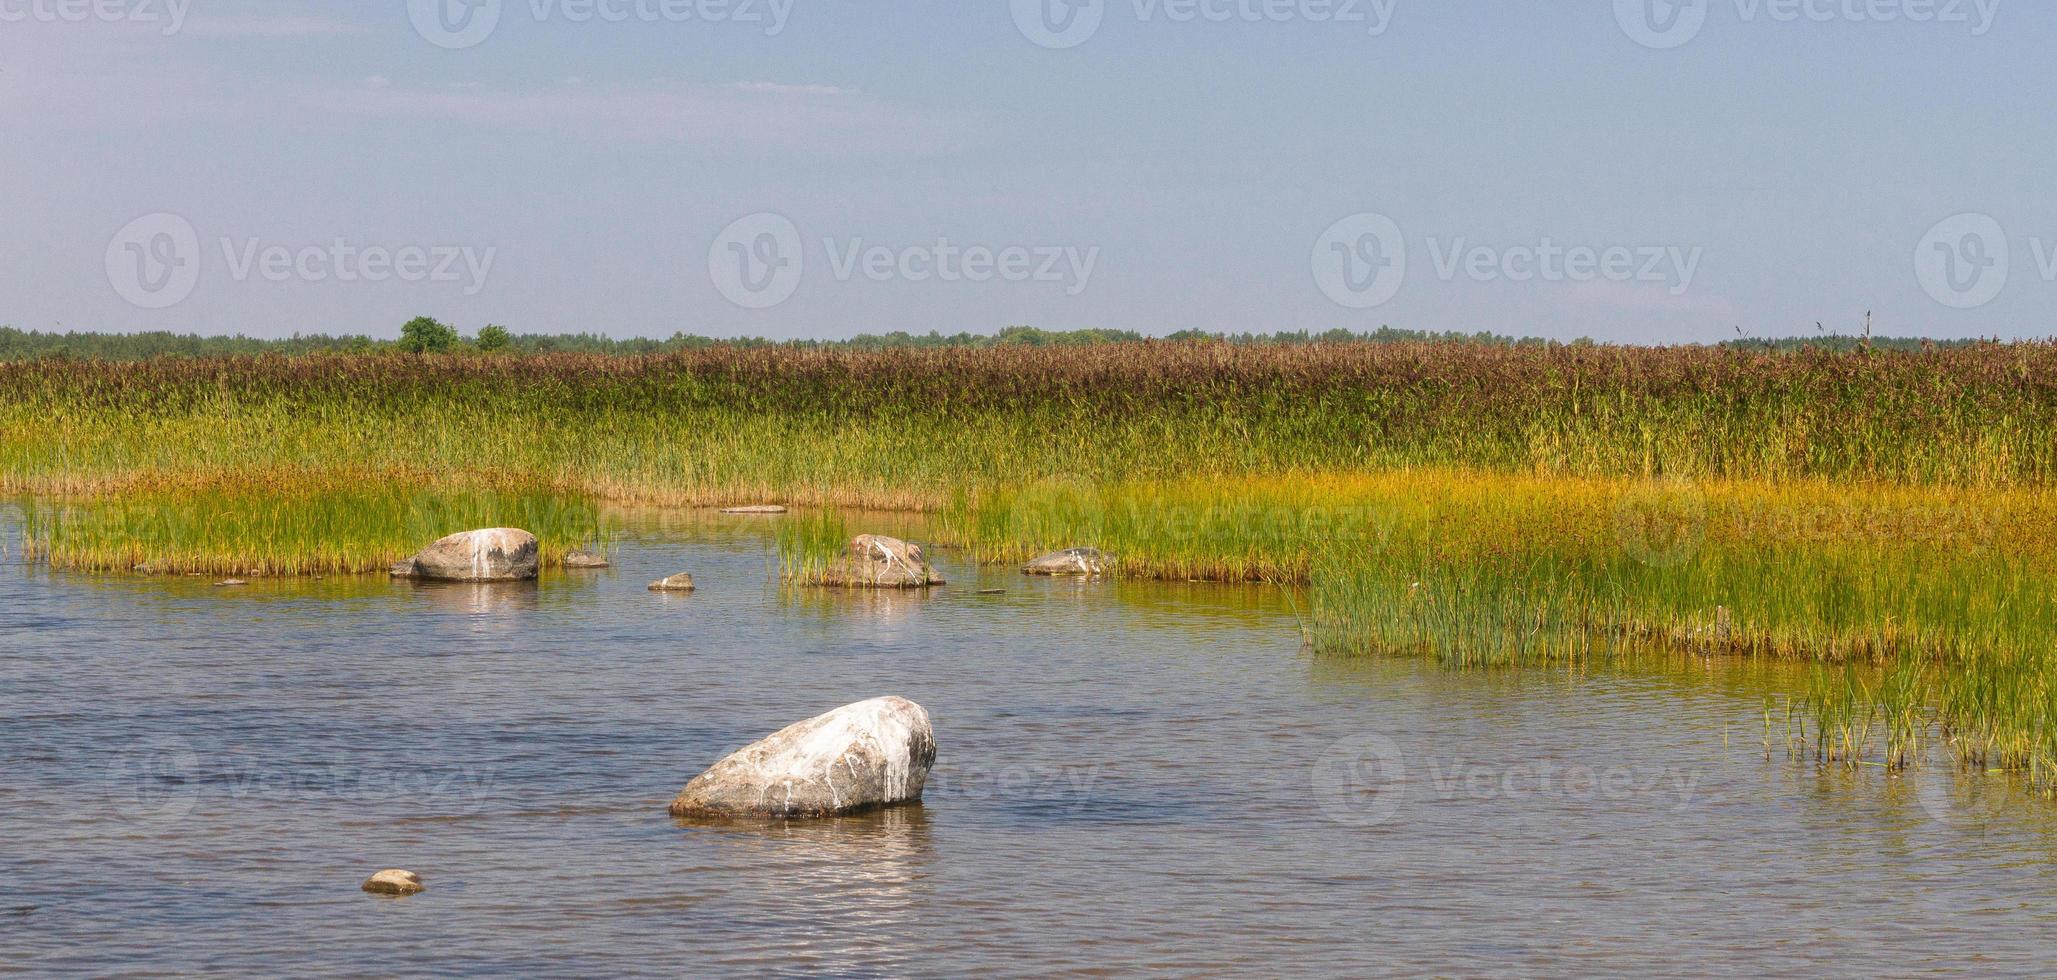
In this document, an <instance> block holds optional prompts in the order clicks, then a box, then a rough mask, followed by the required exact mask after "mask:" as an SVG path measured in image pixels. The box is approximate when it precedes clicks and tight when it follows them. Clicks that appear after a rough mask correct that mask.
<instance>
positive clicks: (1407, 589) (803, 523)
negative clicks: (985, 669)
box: [0, 343, 2057, 774]
mask: <svg viewBox="0 0 2057 980" xmlns="http://www.w3.org/2000/svg"><path fill="white" fill-rule="evenodd" d="M2053 431H2057V346H2053V345H2050V344H2015V345H1993V344H1985V345H1974V346H1969V347H1962V348H1953V349H1947V350H1939V351H1935V352H1927V353H1894V354H1884V353H1865V352H1856V353H1823V352H1807V351H1802V352H1784V353H1774V352H1764V351H1745V350H1735V349H1702V348H1668V349H1628V348H1605V347H1584V346H1569V347H1567V346H1542V345H1537V346H1524V347H1505V346H1487V345H1466V344H1435V345H1430V344H1390V345H1355V344H1308V345H1295V346H1291V347H1257V346H1232V345H1225V344H1204V343H1203V344H1185V343H1178V344H1171V343H1144V344H1115V345H1100V346H1083V347H1066V348H1029V347H1021V348H993V349H982V350H965V349H933V350H892V351H877V352H850V351H824V350H796V349H788V348H759V349H750V350H735V349H718V348H717V349H708V350H696V351H691V352H686V353H681V354H676V355H671V356H663V357H629V358H608V357H590V356H578V355H555V356H496V357H467V356H451V357H437V358H424V357H407V356H393V355H384V356H363V357H356V356H337V355H314V356H307V357H294V358H285V357H254V358H228V359H213V360H179V359H165V360H158V361H150V362H143V363H134V364H107V363H99V362H83V361H61V360H45V361H37V362H32V363H0V493H6V494H10V495H15V496H29V497H34V498H37V499H38V500H39V501H40V502H38V503H34V504H32V505H31V506H30V507H29V508H27V511H26V512H27V526H28V530H27V532H26V534H25V545H26V548H25V550H27V551H28V552H29V553H30V554H32V555H33V556H36V557H40V558H44V559H47V560H49V561H50V562H52V563H53V564H57V565H63V566H68V567H80V568H122V567H130V566H133V565H134V564H136V563H139V562H143V561H148V562H150V563H151V564H152V565H153V566H155V567H163V568H164V569H166V570H194V571H201V572H206V573H220V574H246V573H247V574H289V573H296V572H313V571H374V570H378V569H380V568H383V567H384V565H385V564H386V563H387V562H389V561H391V560H393V559H395V558H398V557H400V556H402V555H405V554H407V553H410V552H411V551H412V550H414V549H415V548H418V547H419V546H420V545H421V544H423V543H426V541H428V540H432V539H433V538H434V537H437V536H440V535H441V534H444V533H448V532H449V531H452V530H460V529H463V528H466V527H476V526H488V525H498V524H515V525H520V526H527V527H529V528H530V529H531V530H534V531H536V532H537V533H538V535H539V536H540V537H542V538H543V540H544V546H545V551H546V560H550V559H551V558H552V557H554V555H555V554H557V553H560V552H561V551H562V549H564V548H567V547H570V546H573V545H575V544H578V543H582V542H583V541H585V540H588V539H590V538H591V537H592V536H594V534H596V533H598V532H597V531H596V526H597V523H598V522H597V519H596V518H594V517H593V514H594V511H593V510H592V507H593V505H592V504H591V503H590V502H591V501H593V500H596V499H598V500H606V501H616V502H636V503H648V504H657V505H682V504H683V505H701V504H730V503H753V502H757V501H759V500H765V499H777V500H781V501H785V502H789V503H791V504H794V505H797V506H801V507H809V506H812V507H822V508H827V509H828V510H827V512H824V513H822V514H820V515H818V516H815V517H801V518H799V519H789V520H784V521H782V522H781V523H780V524H779V530H778V545H777V547H778V550H779V554H780V563H781V566H782V567H783V568H785V569H786V574H787V575H788V577H789V578H792V579H795V580H805V579H806V578H807V577H808V576H809V575H810V574H812V575H816V576H818V575H819V574H820V571H821V569H822V568H823V567H825V565H826V562H827V561H828V560H830V559H831V558H832V557H833V555H834V554H835V553H836V551H838V550H840V548H841V547H842V545H843V542H844V541H845V540H846V539H847V537H848V532H849V531H850V530H852V529H851V528H849V527H846V526H844V525H843V524H841V523H838V521H839V520H840V519H839V518H837V517H836V516H835V515H836V514H837V513H840V512H843V511H854V510H855V509H858V508H872V509H883V510H901V511H925V512H935V513H936V528H937V533H938V534H939V535H941V536H942V537H943V538H944V539H945V541H946V542H949V543H956V544H961V545H963V546H965V547H966V548H968V549H969V550H970V552H971V554H972V555H973V556H974V557H976V558H978V559H981V560H984V561H993V562H1015V561H1021V560H1025V559H1028V558H1031V557H1034V555H1035V554H1037V553H1039V552H1041V551H1044V550H1052V549H1056V548H1063V547H1071V546H1078V545H1092V546H1096V547H1100V548H1102V549H1104V550H1107V551H1110V552H1113V553H1114V554H1115V555H1117V556H1118V572H1119V573H1120V574H1124V575H1131V576H1150V577H1157V578H1165V579H1172V580H1179V579H1203V580H1209V581H1231V582H1278V583H1283V584H1292V585H1300V586H1305V588H1306V604H1305V608H1304V610H1303V611H1302V621H1303V628H1304V630H1305V632H1306V634H1307V636H1308V638H1309V640H1310V642H1312V643H1313V645H1314V646H1315V647H1316V649H1318V650H1321V651H1324V652H1326V653H1329V654H1331V655H1350V654H1366V653H1380V654H1391V653H1403V654H1409V655H1418V656H1427V657H1431V658H1434V659H1436V660H1437V661H1439V662H1442V663H1446V664H1449V665H1451V666H1453V667H1461V668H1470V669H1487V668H1494V667H1499V666H1506V665H1533V664H1549V665H1574V666H1575V665H1580V664H1586V663H1591V662H1594V661H1596V660H1598V659H1601V658H1609V657H1620V656H1626V655H1631V654H1633V653H1635V652H1636V651H1651V650H1655V651H1659V652H1662V653H1665V654H1666V655H1673V656H1682V657H1713V656H1717V655H1737V656H1748V657H1755V658H1760V659H1765V660H1772V661H1780V662H1790V663H1796V664H1817V665H1819V667H1818V672H1817V673H1816V674H1815V675H1814V676H1813V677H1812V679H1811V680H1810V682H1809V690H1810V692H1811V693H1810V695H1809V696H1808V698H1806V699H1805V700H1804V701H1803V702H1800V703H1798V704H1796V705H1793V706H1790V707H1789V709H1788V710H1789V712H1790V713H1791V717H1790V718H1789V720H1788V733H1789V737H1790V736H1791V733H1793V732H1797V733H1798V737H1799V738H1800V739H1802V740H1806V741H1808V744H1810V745H1811V746H1812V748H1811V749H1810V751H1811V753H1812V754H1813V755H1814V756H1815V757H1816V758H1817V759H1818V760H1821V761H1823V762H1825V763H1826V762H1828V761H1830V760H1833V761H1834V762H1835V763H1837V764H1857V763H1859V762H1871V761H1880V762H1882V764H1886V765H1893V764H1899V763H1902V762H1904V760H1906V759H1909V758H1913V757H1915V756H1917V755H1919V754H1921V750H1923V749H1925V748H1926V747H1928V746H1932V745H1936V744H1942V745H1947V746H1949V748H1950V750H1951V752H1952V753H1954V754H1955V756H1956V757H1958V758H1960V759H1961V760H1963V761H1964V762H1965V764H1967V765H1972V766H1976V767H1980V768H1998V769H2005V770H2009V771H2026V772H2030V773H2032V774H2041V773H2045V772H2048V771H2050V764H2051V762H2052V761H2053V760H2057V742H2053V737H2052V734H2051V733H2052V732H2057V724H2053V722H2057V694H2053V691H2052V688H2051V679H2052V678H2053V677H2057V636H2053V631H2057V601H2053V578H2057V571H2053V570H2057V564H2053V559H2057V502H2053V497H2052V488H2053V487H2057V440H2053V439H2052V438H2051V436H2050V433H2052V432H2053ZM381 487H395V488H402V487H435V488H437V489H438V490H439V491H440V492H447V493H449V494H452V495H454V496H453V498H452V499H453V500H455V501H459V502H453V503H447V504H434V505H426V506H425V505H424V504H423V503H422V502H421V499H420V497H419V495H418V494H417V493H416V492H415V491H413V490H398V489H396V490H384V489H374V488H381ZM468 494H486V495H489V496H487V497H485V498H481V499H485V500H487V501H488V502H487V503H482V504H466V503H462V502H461V501H462V500H463V499H464V497H465V495H468ZM492 494H498V495H500V496H498V497H491V496H490V495H492ZM52 500H59V501H62V502H58V503H53V502H51V501H52ZM869 529H870V528H869V527H867V528H862V530H869ZM1810 725H1811V728H1810V727H1809V726H1810Z"/></svg>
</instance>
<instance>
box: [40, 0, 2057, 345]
mask: <svg viewBox="0 0 2057 980" xmlns="http://www.w3.org/2000/svg"><path fill="white" fill-rule="evenodd" d="M93 2H94V3H98V4H100V5H101V6H97V7H96V6H93V3H86V2H82V0H0V174H4V184H0V186H4V188H5V195H6V196H5V202H6V206H5V209H4V214H5V220H4V222H0V254H4V255H5V257H6V261H7V268H8V275H7V279H6V283H5V285H6V288H5V290H4V291H0V323H9V324H12V325H14V326H16V327H21V328H24V329H59V328H62V329H92V330H139V329H171V330H179V331H199V332H207V333H226V332H245V333H250V334H255V335H263V336H280V335H286V334H291V333H294V332H332V333H333V332H353V333H354V332H365V333H372V334H375V335H391V334H394V333H396V332H397V329H398V325H399V324H400V323H401V322H403V321H405V320H406V319H407V318H409V317H411V316H414V315H416V314H429V315H434V316H437V317H439V318H441V319H444V320H446V321H449V322H452V323H455V324H457V325H458V326H460V327H461V328H464V329H466V330H467V331H469V330H472V329H476V328H477V327H478V326H480V325H482V324H484V323H487V322H496V323H501V324H505V325H507V326H509V327H511V328H513V329H515V330H516V331H521V332H558V331H581V330H587V331H595V332H601V333H607V334H612V335H616V336H631V335H649V336H667V335H669V334H671V333H673V332H675V331H681V330H683V331H688V332H695V333H706V334H716V335H739V334H742V335H753V336H754V335H761V336H770V337H780V338H787V337H835V336H847V335H851V334H855V333H859V332H877V331H884V330H895V329H906V330H912V331H927V330H931V329H934V330H942V331H945V332H954V331H958V330H973V331H981V332H985V331H991V330H994V329H997V328H999V327H1002V326H1006V325H1009V324H1033V325H1036V326H1042V327H1048V328H1078V327H1110V328H1123V329H1133V330H1140V331H1144V332H1148V333H1165V332H1169V331H1173V330H1179V329H1184V328H1199V329H1206V330H1228V331H1242V330H1262V331H1271V330H1297V329H1309V330H1325V329H1329V328H1333V327H1346V328H1351V329H1372V328H1376V327H1378V326H1380V325H1387V324H1389V325H1392V326H1396V327H1410V328H1417V329H1432V330H1467V331H1469V330H1491V331H1496V332H1504V333H1515V334H1524V335H1539V336H1548V337H1556V338H1563V339H1569V338H1573V337H1578V336H1591V337H1595V338H1599V339H1602V340H1609V341H1623V342H1666V341H1712V340H1721V339H1726V338H1729V337H1733V336H1735V333H1736V330H1737V328H1741V329H1742V330H1743V331H1744V332H1745V333H1746V334H1750V335H1756V336H1769V335H1792V334H1805V333H1811V332H1813V330H1814V324H1815V323H1816V322H1817V321H1820V322H1823V323H1825V324H1826V325H1827V326H1828V327H1829V328H1831V329H1840V330H1850V329H1855V328H1858V327H1860V326H1861V323H1862V319H1863V316H1864V314H1865V312H1866V311H1867V310H1869V311H1874V314H1875V319H1876V322H1877V324H1878V329H1879V330H1880V332H1882V333H1892V334H1926V335H1931V336H1938V337H1958V336H1976V335H1989V336H1990V335H1998V336H2008V337H2040V336H2047V335H2050V334H2052V333H2057V330H2053V329H2052V328H2051V326H2050V321H2051V318H2050V316H2049V314H2050V312H2051V311H2052V310H2053V309H2057V194H2053V193H2052V189H2053V180H2057V166H2053V164H2057V119H2053V116H2057V99H2053V98H2051V96H2050V94H2049V93H2050V86H2051V83H2052V82H2053V81H2057V72H2053V71H2052V69H2051V68H2050V67H2049V65H2050V55H2049V52H2051V51H2052V50H2057V43H2053V42H2057V10H2051V9H2050V8H2048V7H2047V6H2030V5H2028V4H2026V3H2023V2H2020V0H2012V2H2009V0H1962V2H1960V0H1700V2H1699V3H1698V4H1697V5H1695V4H1685V5H1682V6H1681V7H1680V8H1679V9H1677V10H1673V9H1672V5H1670V4H1666V3H1664V2H1663V0H1622V2H1620V3H1616V2H1614V0H1587V2H1576V3H1572V2H1565V3H1547V2H1540V0H1538V2H1527V3H1517V2H1506V0H1500V2H1470V3H1465V2H1441V3H1427V2H1423V0H1185V2H1184V4H1183V5H1182V4H1181V2H1180V0H1168V2H1167V0H1105V2H1104V3H1100V4H1097V5H1096V4H1085V5H1082V6H1079V7H1078V8H1077V10H1076V11H1073V12H1074V13H1077V14H1082V15H1085V19H1083V20H1081V19H1077V18H1074V19H1071V20H1070V21H1069V23H1070V25H1071V26H1072V29H1073V30H1074V31H1075V32H1077V33H1072V34H1066V35H1055V34H1052V33H1051V30H1052V28H1051V27H1050V25H1051V24H1053V23H1065V22H1066V20H1065V16H1066V14H1067V13H1068V11H1067V9H1066V6H1065V2H1064V0H1045V2H1047V3H1050V4H1055V5H1056V6H1054V7H1049V8H1038V7H1037V4H1036V2H1034V0H1021V2H1018V3H1010V2H1009V0H974V2H967V0H955V2H942V0H907V2H900V3H880V4H850V3H839V4H827V3H812V2H809V0H778V2H777V3H776V4H774V3H773V2H772V0H753V2H751V3H750V5H749V6H747V7H740V6H739V4H741V3H742V2H743V0H729V2H728V3H727V4H723V3H722V2H720V0H698V2H695V3H688V2H681V0H583V5H582V0H571V2H570V3H568V4H567V3H565V2H564V0H506V2H504V3H502V4H500V5H499V9H498V18H497V21H493V20H492V18H490V17H485V18H484V19H481V17H482V15H484V14H486V13H487V12H488V11H489V10H490V7H488V8H481V9H479V10H470V11H467V10H465V9H464V6H463V5H464V4H465V3H466V2H467V0H419V6H420V7H421V11H420V12H421V13H423V14H424V16H425V17H426V18H428V19H426V20H424V23H425V24H426V25H428V26H427V27H425V28H418V27H417V25H416V22H415V20H416V18H415V17H414V16H413V14H414V13H416V12H417V11H415V10H411V9H410V4H409V3H408V2H406V0H390V2H376V3H354V4H300V3H293V2H272V3H246V2H231V0H215V2H210V0H93ZM436 2H447V3H450V4H452V5H453V6H452V7H451V8H449V11H448V14H449V16H448V18H447V19H444V20H437V19H435V17H436V15H437V13H438V12H437V11H436V10H434V9H433V7H432V4H434V3H436ZM476 2H489V0H476ZM596 2H597V4H598V6H592V5H593V4H594V3H596ZM72 4H76V6H70V5H72ZM1646 4H1648V5H1651V6H1649V7H1645V5H1646ZM589 8H590V9H591V10H592V11H593V13H594V16H593V17H591V18H589V19H580V16H579V15H580V13H581V12H582V11H584V10H586V9H589ZM774 8H777V9H774ZM82 11H83V13H82ZM602 12H607V13H612V14H616V15H619V17H620V22H612V23H610V22H606V21H605V20H602V19H601V18H600V17H599V16H598V14H600V13H602ZM1339 12H1340V13H1342V14H1343V15H1344V17H1345V22H1340V23H1339V22H1337V15H1338V13H1339ZM1188 15H1190V16H1188ZM1210 15H1211V16H1212V17H1213V18H1214V19H1209V16H1210ZM1351 15H1355V19H1352V17H1351ZM1674 15H1683V16H1684V19H1683V20H1673V19H1672V18H1673V17H1674ZM1888 15H1890V18H1889V17H1888ZM175 16H176V20H174V18H175ZM467 17H469V18H470V19H468V20H467V19H466V18H467ZM1910 17H1912V18H1919V19H1918V20H1910V19H1909V18H1910ZM739 18H741V19H740V20H739ZM781 18H782V19H781ZM445 24H459V25H463V26H464V27H465V28H466V29H467V30H468V31H470V32H471V34H449V33H443V34H439V33H438V32H439V31H441V30H442V28H441V27H439V26H437V25H445ZM1087 24H1092V25H1093V26H1092V27H1091V30H1090V31H1089V32H1083V31H1081V25H1087ZM487 26H490V30H489V31H484V30H483V28H485V27H487ZM1662 28H1669V30H1670V33H1665V32H1664V31H1663V30H1662ZM472 35H476V36H472ZM1037 38H1040V39H1041V40H1043V41H1045V42H1050V43H1049V44H1041V43H1038V42H1037ZM474 41H476V43H473V42H474ZM437 42H441V43H437ZM1073 42H1076V43H1073ZM2003 255H2004V256H2005V259H2004V262H2003V260H2002V256H2003ZM180 270H185V271H186V272H187V273H189V274H187V275H186V277H185V278H183V279H182V278H180V277H179V275H178V274H177V273H178V272H179V271H180Z"/></svg>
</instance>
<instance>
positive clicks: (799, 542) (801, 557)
mask: <svg viewBox="0 0 2057 980" xmlns="http://www.w3.org/2000/svg"><path fill="white" fill-rule="evenodd" d="M850 537H851V533H850V528H849V524H848V523H847V522H846V521H845V520H844V519H843V515H842V514H841V513H839V512H837V511H834V510H822V511H815V512H812V513H803V514H793V515H788V516H786V517H783V518H781V519H780V520H779V522H778V531H777V547H778V556H779V570H780V572H779V573H780V575H781V577H783V578H784V579H785V580H786V581H788V582H791V583H794V584H800V585H807V584H813V583H817V582H820V581H821V580H822V579H823V578H824V576H825V574H826V573H827V571H828V568H829V565H830V564H831V563H832V562H834V561H835V560H836V558H837V557H839V556H841V555H842V554H843V550H844V548H845V547H847V546H848V545H849V543H850Z"/></svg>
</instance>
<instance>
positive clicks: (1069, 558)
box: [1021, 548, 1114, 578]
mask: <svg viewBox="0 0 2057 980" xmlns="http://www.w3.org/2000/svg"><path fill="white" fill-rule="evenodd" d="M1113 568H1114V556H1113V555H1110V554H1108V553H1106V552H1104V551H1101V550H1100V549H1098V548H1068V549H1066V550H1064V551H1053V552H1051V553H1049V554H1047V555H1044V556H1043V557H1041V558H1038V559H1036V560H1035V561H1032V562H1029V563H1028V564H1026V565H1023V566H1021V570H1022V572H1023V573H1025V574H1028V575H1086V576H1091V577H1094V578H1097V577H1099V576H1102V575H1105V574H1107V573H1108V571H1110V570H1111V569H1113Z"/></svg>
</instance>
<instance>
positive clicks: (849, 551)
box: [821, 534, 943, 589]
mask: <svg viewBox="0 0 2057 980" xmlns="http://www.w3.org/2000/svg"><path fill="white" fill-rule="evenodd" d="M821 584H822V585H834V586H843V587H846V588H859V589H919V588H925V587H927V586H931V585H942V584H943V574H942V573H941V572H938V571H936V566H934V565H931V564H929V561H928V558H927V556H925V555H923V554H922V551H921V546H920V545H918V544H908V543H907V542H905V541H902V540H900V539H899V538H889V537H886V536H885V535H883V534H860V535H858V536H856V537H854V538H851V539H850V543H849V544H848V545H846V546H845V547H844V548H843V553H842V554H841V555H840V556H838V557H837V558H836V559H835V560H834V561H832V562H829V564H828V567H827V568H826V569H825V570H823V572H822V574H821Z"/></svg>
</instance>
